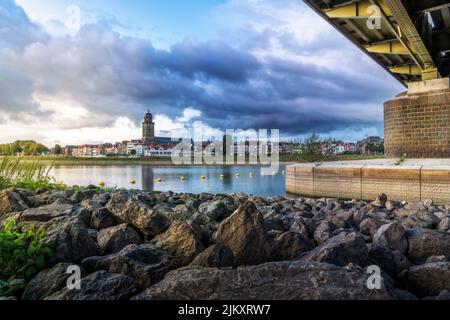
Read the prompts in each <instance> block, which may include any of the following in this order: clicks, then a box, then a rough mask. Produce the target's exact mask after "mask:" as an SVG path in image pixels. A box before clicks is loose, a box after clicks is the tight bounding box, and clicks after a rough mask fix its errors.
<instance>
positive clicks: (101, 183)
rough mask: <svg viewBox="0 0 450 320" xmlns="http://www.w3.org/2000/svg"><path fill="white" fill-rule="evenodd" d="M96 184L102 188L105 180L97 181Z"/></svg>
mask: <svg viewBox="0 0 450 320" xmlns="http://www.w3.org/2000/svg"><path fill="white" fill-rule="evenodd" d="M98 186H99V187H100V188H104V187H105V186H106V183H105V181H100V182H99V183H98Z"/></svg>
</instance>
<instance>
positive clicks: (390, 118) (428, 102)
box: [384, 90, 450, 158]
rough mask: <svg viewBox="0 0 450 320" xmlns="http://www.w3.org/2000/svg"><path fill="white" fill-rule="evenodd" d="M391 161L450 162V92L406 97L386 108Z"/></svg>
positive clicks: (387, 138) (387, 142) (386, 129)
mask: <svg viewBox="0 0 450 320" xmlns="http://www.w3.org/2000/svg"><path fill="white" fill-rule="evenodd" d="M384 123H385V124H384V126H385V128H384V130H385V132H384V135H385V152H386V157H388V158H397V157H401V156H403V155H404V154H406V155H407V157H408V158H450V90H441V91H435V92H429V93H422V94H413V95H408V94H403V95H400V96H398V97H397V98H396V99H394V100H390V101H388V102H386V103H385V105H384Z"/></svg>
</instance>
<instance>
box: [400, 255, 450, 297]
mask: <svg viewBox="0 0 450 320" xmlns="http://www.w3.org/2000/svg"><path fill="white" fill-rule="evenodd" d="M401 279H402V281H403V283H404V285H405V287H406V288H407V290H408V291H411V292H413V293H414V294H416V295H417V296H419V297H434V296H437V295H439V294H440V293H441V292H442V291H444V290H450V262H437V263H426V264H422V265H419V266H414V267H412V268H410V269H409V270H408V271H405V272H403V273H402V274H401Z"/></svg>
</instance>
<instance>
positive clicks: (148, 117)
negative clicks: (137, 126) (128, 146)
mask: <svg viewBox="0 0 450 320" xmlns="http://www.w3.org/2000/svg"><path fill="white" fill-rule="evenodd" d="M142 140H143V141H144V142H145V143H154V142H155V123H154V122H153V115H152V114H151V113H150V110H149V111H148V112H147V113H146V114H145V117H144V122H143V123H142Z"/></svg>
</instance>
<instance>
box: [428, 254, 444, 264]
mask: <svg viewBox="0 0 450 320" xmlns="http://www.w3.org/2000/svg"><path fill="white" fill-rule="evenodd" d="M436 262H449V261H448V258H447V257H446V256H432V257H429V258H428V259H427V261H425V263H436Z"/></svg>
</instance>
